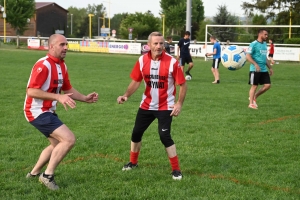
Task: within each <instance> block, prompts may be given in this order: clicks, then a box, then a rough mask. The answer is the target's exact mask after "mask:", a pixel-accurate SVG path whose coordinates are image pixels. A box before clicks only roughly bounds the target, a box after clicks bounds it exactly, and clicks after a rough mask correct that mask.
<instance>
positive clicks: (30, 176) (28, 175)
mask: <svg viewBox="0 0 300 200" xmlns="http://www.w3.org/2000/svg"><path fill="white" fill-rule="evenodd" d="M40 175H41V173H38V174H36V175H32V174H31V173H30V172H28V174H27V175H26V178H27V179H31V178H36V177H39V176H40Z"/></svg>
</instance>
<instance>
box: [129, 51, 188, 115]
mask: <svg viewBox="0 0 300 200" xmlns="http://www.w3.org/2000/svg"><path fill="white" fill-rule="evenodd" d="M130 77H131V79H132V80H134V81H137V82H140V81H142V80H143V79H144V83H145V91H144V93H143V97H142V101H141V104H140V108H142V109H144V110H172V108H170V106H171V105H174V104H175V98H176V84H178V85H181V84H183V83H185V78H184V74H183V72H182V70H181V68H180V66H179V63H178V61H177V60H176V59H175V58H174V57H172V56H171V55H169V54H166V53H165V52H162V55H161V57H160V59H159V60H158V61H155V60H152V58H151V52H148V53H147V54H145V55H143V56H141V57H140V58H139V59H138V61H137V62H136V64H135V66H134V68H133V70H132V72H131V74H130Z"/></svg>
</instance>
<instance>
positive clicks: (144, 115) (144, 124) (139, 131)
mask: <svg viewBox="0 0 300 200" xmlns="http://www.w3.org/2000/svg"><path fill="white" fill-rule="evenodd" d="M171 112H172V110H162V111H157V110H144V109H141V108H139V110H138V112H137V115H136V119H135V124H134V128H133V131H132V136H131V141H132V142H135V143H137V142H140V141H141V139H142V137H143V134H144V132H145V131H146V130H147V128H148V127H149V126H150V124H151V123H152V122H153V121H154V120H155V119H157V120H158V132H159V134H160V135H163V136H164V137H165V138H169V141H167V142H166V143H168V145H167V146H171V145H173V144H174V142H173V140H172V138H171V124H172V119H173V117H172V116H170V114H171Z"/></svg>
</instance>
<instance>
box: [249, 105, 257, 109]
mask: <svg viewBox="0 0 300 200" xmlns="http://www.w3.org/2000/svg"><path fill="white" fill-rule="evenodd" d="M248 108H252V109H258V108H257V107H256V106H255V105H254V104H249V106H248Z"/></svg>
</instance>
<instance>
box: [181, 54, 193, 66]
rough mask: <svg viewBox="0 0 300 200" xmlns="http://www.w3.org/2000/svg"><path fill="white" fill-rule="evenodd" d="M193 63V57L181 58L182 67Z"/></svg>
mask: <svg viewBox="0 0 300 200" xmlns="http://www.w3.org/2000/svg"><path fill="white" fill-rule="evenodd" d="M192 62H193V59H192V57H191V56H184V57H181V58H180V66H184V65H185V63H186V64H189V63H192Z"/></svg>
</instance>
